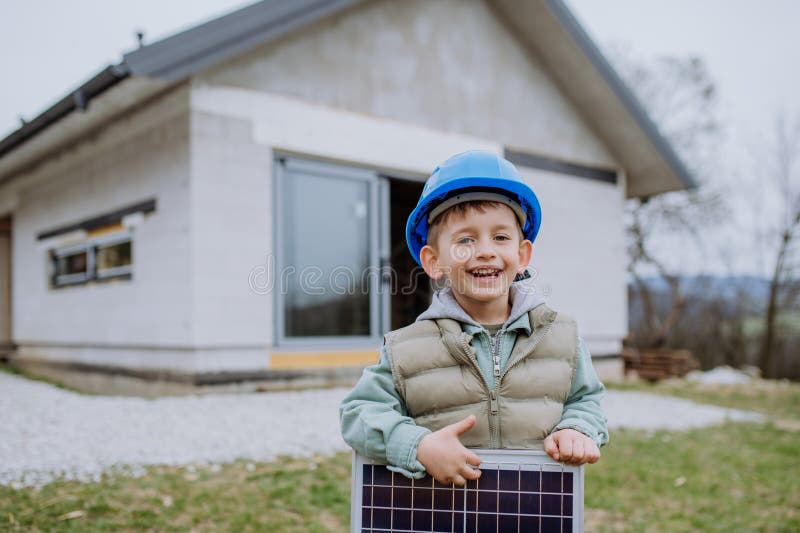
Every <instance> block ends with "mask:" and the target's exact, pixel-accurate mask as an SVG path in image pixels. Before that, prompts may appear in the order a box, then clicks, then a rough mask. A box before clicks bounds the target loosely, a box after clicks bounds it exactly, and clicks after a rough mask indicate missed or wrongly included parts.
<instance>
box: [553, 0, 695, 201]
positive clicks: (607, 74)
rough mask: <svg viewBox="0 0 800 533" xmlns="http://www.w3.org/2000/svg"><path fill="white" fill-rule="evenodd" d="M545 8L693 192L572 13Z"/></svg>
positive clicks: (557, 6) (561, 7) (557, 2)
mask: <svg viewBox="0 0 800 533" xmlns="http://www.w3.org/2000/svg"><path fill="white" fill-rule="evenodd" d="M546 1H547V4H548V6H549V7H550V9H551V10H552V12H553V13H554V14H555V16H556V17H557V18H558V20H559V21H560V22H561V24H562V25H563V26H564V28H566V29H567V31H568V32H569V33H570V35H572V37H573V39H574V40H575V42H576V43H577V44H578V46H580V48H581V49H582V50H583V52H584V54H586V56H587V57H588V58H589V60H590V61H591V62H592V64H594V66H595V67H597V70H598V72H599V74H600V75H601V76H602V77H603V79H604V80H605V81H606V83H607V84H608V85H609V86H610V87H611V88H612V89H613V91H614V92H615V93H616V94H617V96H618V97H619V99H620V100H621V101H622V103H623V105H624V106H625V107H626V108H627V109H628V111H629V112H630V114H631V116H632V117H633V119H634V120H635V121H636V122H637V124H638V125H639V127H640V128H641V129H642V130H643V131H644V132H645V134H646V135H647V137H648V138H649V139H650V141H651V142H652V143H653V144H654V145H655V146H656V148H657V149H658V151H659V153H660V154H661V155H662V156H663V157H664V159H665V161H666V162H667V164H668V165H669V166H670V168H672V170H673V172H674V173H675V175H676V176H677V177H678V178H679V179H680V180H681V182H682V183H683V185H684V186H685V187H686V188H696V187H697V181H696V180H695V179H694V176H692V173H691V172H690V171H689V169H688V168H686V165H685V164H684V163H683V161H682V160H681V158H680V157H678V154H677V153H675V150H674V149H673V148H672V145H671V144H670V143H669V141H667V140H666V138H665V137H664V135H663V134H662V133H661V132H660V131H659V129H658V126H656V124H655V123H654V122H653V120H652V119H651V118H650V115H649V114H648V113H647V111H646V110H645V109H644V107H643V106H642V104H641V103H640V102H639V99H638V98H636V96H635V95H634V94H633V92H632V91H631V90H630V89H629V88H628V86H627V85H626V84H625V82H624V81H623V80H622V78H621V77H620V76H619V74H617V71H616V70H615V69H614V68H613V67H612V66H611V63H610V62H609V61H608V60H607V59H606V58H605V56H604V55H603V53H602V52H601V51H600V49H599V48H598V47H597V45H596V44H595V43H594V41H593V40H592V38H591V37H589V35H588V34H587V33H586V30H584V29H583V26H581V24H580V23H579V22H578V20H577V19H576V18H575V16H574V15H573V14H572V12H571V11H570V10H569V8H567V6H566V5H565V4H564V2H563V1H562V0H546Z"/></svg>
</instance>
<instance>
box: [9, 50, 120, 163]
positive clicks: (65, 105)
mask: <svg viewBox="0 0 800 533" xmlns="http://www.w3.org/2000/svg"><path fill="white" fill-rule="evenodd" d="M128 76H130V70H129V69H128V67H127V65H126V64H125V63H124V62H123V63H120V64H118V65H109V66H107V67H105V68H104V69H103V70H101V71H100V72H98V73H97V74H96V75H95V76H94V77H92V78H90V79H89V80H88V81H86V82H85V83H84V84H83V85H81V86H80V87H78V88H77V89H75V90H74V91H72V92H70V93H69V94H68V95H67V96H65V97H64V98H62V99H61V100H59V101H58V102H56V103H55V104H53V105H52V106H50V107H49V108H48V109H46V110H45V111H44V112H42V113H41V114H40V115H38V116H37V117H36V118H34V119H33V120H31V121H30V122H23V123H22V126H20V127H19V129H17V130H16V131H14V132H12V133H11V134H10V135H8V136H7V137H6V138H5V139H3V140H0V158H2V157H3V156H5V155H6V154H8V153H10V152H11V151H13V150H14V149H15V148H17V147H18V146H20V145H21V144H23V143H25V142H26V141H28V140H30V139H32V138H33V137H35V136H37V135H38V134H39V133H40V132H42V131H44V130H45V129H47V128H48V127H50V125H51V124H53V123H55V122H57V121H59V120H61V119H62V118H64V117H66V116H67V115H69V114H70V113H72V112H73V111H76V110H80V111H85V110H86V109H87V108H88V106H89V103H90V101H91V100H92V99H93V98H95V97H97V96H98V95H100V94H102V93H104V92H105V91H107V90H108V89H110V88H111V87H113V86H114V85H116V84H117V83H119V82H120V81H122V80H124V79H125V78H127V77H128Z"/></svg>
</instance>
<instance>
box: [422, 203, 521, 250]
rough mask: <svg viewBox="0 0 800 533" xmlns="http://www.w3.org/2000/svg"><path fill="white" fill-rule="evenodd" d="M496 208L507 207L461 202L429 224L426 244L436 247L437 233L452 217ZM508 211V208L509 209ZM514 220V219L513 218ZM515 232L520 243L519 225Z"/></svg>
mask: <svg viewBox="0 0 800 533" xmlns="http://www.w3.org/2000/svg"><path fill="white" fill-rule="evenodd" d="M498 207H508V206H507V205H505V204H503V203H501V202H494V201H492V200H471V201H469V202H462V203H460V204H456V205H454V206H453V207H451V208H450V209H448V210H447V211H445V212H444V213H442V214H441V215H439V216H438V217H436V218H435V219H433V221H432V222H431V223H430V225H429V226H428V239H427V243H428V244H429V245H431V246H433V247H435V246H436V240H437V239H438V238H439V233H440V232H441V231H442V228H443V227H444V225H445V224H446V223H447V221H448V220H450V219H451V218H452V217H453V216H459V217H463V216H465V215H466V214H467V213H468V212H469V211H471V210H473V209H474V210H475V211H477V212H479V213H485V212H486V210H487V209H489V208H495V209H496V208H498ZM509 210H510V208H509ZM515 220H516V218H515ZM516 227H517V232H518V233H519V238H520V241H522V240H523V239H524V236H523V234H522V228H520V227H519V224H516Z"/></svg>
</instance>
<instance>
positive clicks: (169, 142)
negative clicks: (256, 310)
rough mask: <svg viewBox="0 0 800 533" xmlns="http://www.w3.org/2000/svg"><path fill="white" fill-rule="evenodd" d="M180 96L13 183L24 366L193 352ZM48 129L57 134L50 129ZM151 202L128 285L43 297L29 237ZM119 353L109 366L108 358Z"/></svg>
mask: <svg viewBox="0 0 800 533" xmlns="http://www.w3.org/2000/svg"><path fill="white" fill-rule="evenodd" d="M187 103H188V96H187V93H186V92H185V91H178V92H177V93H173V94H172V95H170V96H168V97H165V98H164V99H163V100H162V101H161V102H156V103H154V104H153V105H152V106H151V107H150V108H148V109H146V110H144V111H140V112H138V113H135V114H132V115H129V116H127V117H121V118H120V119H119V120H118V121H115V123H113V124H112V125H110V126H108V127H107V128H106V129H105V130H104V131H103V132H102V134H101V135H97V136H95V137H92V138H89V139H85V140H83V141H81V142H78V143H76V145H75V146H74V147H73V148H71V149H69V150H67V151H65V152H64V153H62V154H60V155H58V156H57V157H53V158H52V159H50V160H48V161H47V162H46V163H44V164H43V165H40V166H39V167H37V168H36V169H35V170H33V171H32V172H31V173H30V174H28V175H23V176H20V177H19V178H17V181H16V182H15V189H16V194H18V198H19V201H18V205H17V208H16V210H15V212H14V219H13V231H14V233H13V269H14V298H13V319H14V321H13V324H14V326H13V328H14V330H13V335H14V339H15V340H16V342H17V343H18V344H19V345H20V353H21V355H24V356H30V357H39V358H54V359H62V360H63V359H66V360H78V361H82V362H104V363H108V364H112V365H113V364H115V363H118V362H125V363H127V364H131V365H133V366H136V365H139V366H149V365H152V364H153V358H154V357H155V358H157V356H156V355H154V353H155V352H153V349H156V351H157V349H164V348H176V349H178V350H185V349H186V348H187V347H188V346H189V345H190V344H191V342H192V332H193V330H192V308H193V299H192V298H193V295H192V291H191V287H192V283H191V280H192V277H193V274H192V269H191V254H190V245H191V239H190V233H191V225H190V224H191V217H190V208H189V206H190V194H189V191H190V185H191V184H190V179H189V114H188V112H187V109H188V105H187ZM54 127H58V125H55V126H54ZM150 198H155V199H156V202H157V207H156V211H155V212H154V213H151V214H149V215H146V216H145V218H144V221H143V222H142V223H141V224H140V225H139V226H138V227H136V228H135V229H134V230H133V250H132V254H133V277H132V279H131V280H119V281H110V282H105V283H92V284H87V285H77V286H72V287H64V288H52V287H50V283H49V279H48V250H47V248H46V247H44V246H42V244H41V243H39V242H38V241H37V238H36V236H37V234H39V233H41V232H43V231H46V230H50V229H53V228H56V227H59V226H63V225H67V224H70V223H75V222H78V221H80V220H83V219H86V218H90V217H92V216H97V215H100V214H103V213H105V212H108V211H113V210H114V209H117V208H121V207H125V206H128V205H131V204H134V203H137V202H141V201H143V200H147V199H150ZM115 349H123V351H125V350H127V352H126V354H122V353H120V354H119V361H117V360H115V355H114V350H115Z"/></svg>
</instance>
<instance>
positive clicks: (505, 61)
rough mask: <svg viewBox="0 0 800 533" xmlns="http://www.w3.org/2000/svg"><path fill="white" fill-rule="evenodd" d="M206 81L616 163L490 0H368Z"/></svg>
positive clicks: (203, 77) (595, 161) (204, 75)
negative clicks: (493, 10)
mask: <svg viewBox="0 0 800 533" xmlns="http://www.w3.org/2000/svg"><path fill="white" fill-rule="evenodd" d="M197 78H198V80H199V81H200V82H201V83H204V84H208V85H211V86H228V87H240V88H246V89H252V90H256V91H260V92H269V93H273V94H280V95H285V96H289V97H293V98H297V99H302V100H305V101H309V102H316V103H319V104H321V105H324V106H327V107H334V108H339V109H345V110H350V111H355V112H358V113H362V114H366V115H369V116H374V117H382V118H386V119H390V120H396V121H400V122H404V123H413V124H417V125H419V126H423V127H425V128H427V129H431V130H438V131H442V132H449V133H454V134H461V135H469V136H473V137H478V138H484V139H493V140H494V141H496V142H499V143H502V144H505V145H507V146H510V147H513V148H520V149H525V150H528V151H531V152H534V153H539V154H546V155H549V156H551V157H555V158H561V159H565V160H568V161H573V162H581V163H584V164H591V165H598V166H610V167H613V166H614V165H615V163H614V160H613V158H612V156H611V155H610V154H609V152H608V151H607V149H606V148H605V146H604V145H603V144H602V142H600V141H599V140H598V139H597V137H596V136H595V135H594V134H593V133H592V131H591V130H590V129H589V128H588V127H587V126H586V124H585V123H584V122H583V120H582V119H581V118H580V116H579V114H578V113H577V111H576V110H575V109H574V107H573V106H572V105H571V104H570V103H569V102H568V101H567V100H566V99H565V98H564V96H563V95H562V93H561V92H560V90H559V89H558V87H557V86H556V85H555V84H554V83H553V82H552V80H551V79H550V77H549V76H548V75H547V73H546V72H545V71H544V70H543V68H542V67H541V65H540V64H539V62H538V60H537V59H536V57H533V56H532V55H531V54H528V53H527V52H525V50H523V49H522V48H521V46H520V45H519V42H518V40H517V39H516V38H515V37H514V36H513V35H512V34H511V33H510V32H509V31H508V29H507V28H506V27H505V25H503V24H502V23H501V22H500V21H499V20H498V19H497V18H496V17H495V15H494V14H493V13H492V11H491V10H490V9H489V8H488V7H487V6H486V5H485V4H484V3H483V2H481V1H479V0H437V1H435V2H431V1H429V0H403V1H402V2H398V1H394V0H380V1H375V2H366V3H365V4H364V5H362V6H358V7H357V8H355V9H350V10H345V11H344V12H342V13H340V14H338V15H336V16H333V17H330V18H329V19H326V20H323V21H321V22H320V23H318V24H314V25H311V26H309V27H307V28H304V29H302V30H301V31H299V32H297V33H295V34H293V35H291V36H289V37H287V38H285V39H282V40H280V41H279V42H277V43H274V44H270V45H267V46H263V47H260V48H258V49H256V50H254V51H252V52H250V53H248V54H245V55H243V56H241V57H240V58H238V59H236V60H234V61H231V62H229V63H226V64H225V65H222V66H220V67H217V68H215V69H212V70H210V71H208V72H206V73H201V74H199V75H198V76H197Z"/></svg>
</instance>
